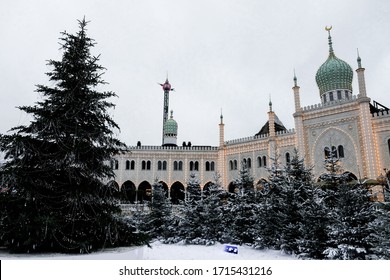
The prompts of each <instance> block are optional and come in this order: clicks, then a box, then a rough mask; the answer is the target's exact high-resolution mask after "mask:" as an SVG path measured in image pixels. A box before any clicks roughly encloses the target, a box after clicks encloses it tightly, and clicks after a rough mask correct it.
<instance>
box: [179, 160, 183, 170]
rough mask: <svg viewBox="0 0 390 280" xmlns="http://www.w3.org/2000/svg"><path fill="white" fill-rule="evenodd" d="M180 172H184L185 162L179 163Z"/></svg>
mask: <svg viewBox="0 0 390 280" xmlns="http://www.w3.org/2000/svg"><path fill="white" fill-rule="evenodd" d="M179 170H180V171H182V170H183V162H182V161H179Z"/></svg>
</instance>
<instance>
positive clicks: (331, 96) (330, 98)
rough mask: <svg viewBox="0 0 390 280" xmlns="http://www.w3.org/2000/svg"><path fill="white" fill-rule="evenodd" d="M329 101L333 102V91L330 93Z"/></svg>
mask: <svg viewBox="0 0 390 280" xmlns="http://www.w3.org/2000/svg"><path fill="white" fill-rule="evenodd" d="M329 101H333V91H331V92H329Z"/></svg>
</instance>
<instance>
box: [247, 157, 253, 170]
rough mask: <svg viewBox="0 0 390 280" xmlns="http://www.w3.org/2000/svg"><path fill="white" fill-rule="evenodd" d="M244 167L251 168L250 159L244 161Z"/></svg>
mask: <svg viewBox="0 0 390 280" xmlns="http://www.w3.org/2000/svg"><path fill="white" fill-rule="evenodd" d="M246 167H248V168H252V160H251V159H250V158H248V160H247V161H246Z"/></svg>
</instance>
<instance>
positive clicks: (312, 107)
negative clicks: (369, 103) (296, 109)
mask: <svg viewBox="0 0 390 280" xmlns="http://www.w3.org/2000/svg"><path fill="white" fill-rule="evenodd" d="M356 100H357V97H356V95H353V96H352V98H350V99H341V100H333V101H329V102H326V103H319V104H314V105H309V106H305V107H303V110H302V112H310V111H315V110H320V109H324V108H330V107H334V106H338V105H341V104H347V103H351V102H355V101H356Z"/></svg>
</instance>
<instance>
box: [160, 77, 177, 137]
mask: <svg viewBox="0 0 390 280" xmlns="http://www.w3.org/2000/svg"><path fill="white" fill-rule="evenodd" d="M159 85H160V86H161V87H162V88H163V91H164V105H163V133H162V139H163V140H162V142H163V144H164V135H165V132H164V127H165V123H166V122H167V120H168V112H169V92H170V91H172V90H174V89H173V88H172V87H171V84H170V83H169V81H168V75H167V79H166V80H165V83H163V84H159Z"/></svg>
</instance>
